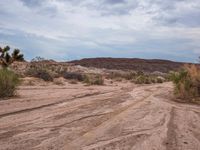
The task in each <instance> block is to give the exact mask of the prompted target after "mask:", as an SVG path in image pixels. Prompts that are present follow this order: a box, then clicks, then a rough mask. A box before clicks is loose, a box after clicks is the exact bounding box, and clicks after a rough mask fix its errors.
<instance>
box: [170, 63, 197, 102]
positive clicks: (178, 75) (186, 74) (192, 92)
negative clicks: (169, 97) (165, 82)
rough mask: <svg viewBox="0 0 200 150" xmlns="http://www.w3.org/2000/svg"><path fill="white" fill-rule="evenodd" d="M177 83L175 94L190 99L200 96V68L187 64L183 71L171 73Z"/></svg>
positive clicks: (175, 83)
mask: <svg viewBox="0 0 200 150" xmlns="http://www.w3.org/2000/svg"><path fill="white" fill-rule="evenodd" d="M170 78H171V80H172V81H173V83H174V85H175V94H176V95H177V96H178V97H179V98H181V99H186V100H188V101H195V100H197V99H199V97H200V69H199V68H198V67H197V66H195V65H190V66H185V67H184V68H183V69H182V70H181V71H179V72H174V73H171V77H170Z"/></svg>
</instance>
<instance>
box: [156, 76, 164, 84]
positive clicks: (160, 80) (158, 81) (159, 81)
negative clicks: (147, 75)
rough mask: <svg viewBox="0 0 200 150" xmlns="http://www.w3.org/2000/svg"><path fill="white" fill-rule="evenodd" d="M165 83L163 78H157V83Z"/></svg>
mask: <svg viewBox="0 0 200 150" xmlns="http://www.w3.org/2000/svg"><path fill="white" fill-rule="evenodd" d="M163 82H164V78H162V77H157V78H156V83H163Z"/></svg>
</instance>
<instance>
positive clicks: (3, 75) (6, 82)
mask: <svg viewBox="0 0 200 150" xmlns="http://www.w3.org/2000/svg"><path fill="white" fill-rule="evenodd" d="M19 82H20V80H19V78H18V76H17V75H16V74H15V73H14V72H12V71H10V70H7V69H0V98H4V97H11V96H13V95H14V94H15V91H16V88H17V86H18V85H19Z"/></svg>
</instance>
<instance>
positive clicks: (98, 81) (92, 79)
mask: <svg viewBox="0 0 200 150" xmlns="http://www.w3.org/2000/svg"><path fill="white" fill-rule="evenodd" d="M84 82H85V83H86V84H88V85H103V84H104V79H103V77H102V76H101V75H91V74H90V75H85V79H84Z"/></svg>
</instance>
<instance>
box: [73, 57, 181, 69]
mask: <svg viewBox="0 0 200 150" xmlns="http://www.w3.org/2000/svg"><path fill="white" fill-rule="evenodd" d="M70 63H73V64H75V65H81V66H85V67H95V68H106V69H117V70H135V71H145V72H154V71H159V72H163V73H167V72H169V71H172V70H174V71H175V70H178V69H180V68H181V67H182V66H183V65H184V63H181V62H174V61H169V60H160V59H138V58H85V59H81V60H74V61H71V62H70Z"/></svg>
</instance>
